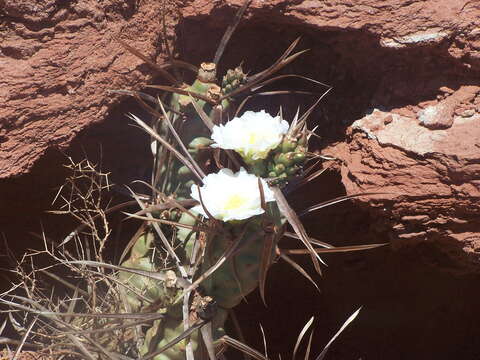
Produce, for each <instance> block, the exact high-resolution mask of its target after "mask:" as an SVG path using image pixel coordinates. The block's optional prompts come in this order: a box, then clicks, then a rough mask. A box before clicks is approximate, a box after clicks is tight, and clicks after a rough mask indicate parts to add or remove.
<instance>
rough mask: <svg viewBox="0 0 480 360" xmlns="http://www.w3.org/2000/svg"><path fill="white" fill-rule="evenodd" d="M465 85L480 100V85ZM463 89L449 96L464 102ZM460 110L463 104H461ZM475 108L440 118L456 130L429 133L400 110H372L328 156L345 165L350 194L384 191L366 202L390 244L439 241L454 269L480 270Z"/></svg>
mask: <svg viewBox="0 0 480 360" xmlns="http://www.w3.org/2000/svg"><path fill="white" fill-rule="evenodd" d="M467 88H468V92H469V93H470V91H472V92H473V96H472V97H469V98H471V103H470V105H474V103H475V102H477V103H478V97H476V95H475V94H476V93H480V88H473V87H467ZM463 90H465V89H464V88H460V89H459V90H458V91H457V92H455V93H453V94H452V95H451V96H452V98H454V97H457V98H459V99H463V97H462V96H460V95H459V96H455V95H456V94H461V93H462V92H463ZM444 102H446V100H441V101H439V103H438V104H439V105H429V107H428V108H427V109H431V108H434V109H435V108H438V107H439V106H440V104H442V103H444ZM450 103H451V104H452V105H453V102H450ZM455 105H458V106H459V107H458V108H460V107H462V106H463V104H462V103H461V102H460V101H458V102H457V103H456V104H455ZM474 106H475V105H474ZM476 106H477V107H478V104H477V105H476ZM467 107H468V108H469V109H470V107H469V106H468V105H467ZM452 108H453V106H452ZM473 109H475V107H473ZM475 111H476V110H474V114H473V115H472V114H471V113H470V112H468V113H467V114H466V115H465V113H464V112H463V111H461V112H460V113H461V114H462V115H463V116H461V115H460V116H459V115H455V111H453V110H452V111H451V113H450V116H451V118H442V119H444V120H448V121H449V122H451V123H452V125H451V127H449V128H448V129H444V130H430V129H428V128H425V127H422V126H421V125H422V124H421V123H420V122H419V120H418V119H417V118H415V117H407V116H405V115H401V113H402V112H401V111H399V112H397V111H390V112H385V111H380V110H378V109H375V110H374V111H373V112H372V113H371V114H369V115H367V116H365V117H364V118H362V119H360V120H357V121H355V122H354V123H353V124H352V126H351V127H350V128H349V131H348V135H347V141H346V143H341V144H338V145H336V146H333V147H332V148H330V149H328V150H327V153H331V154H332V155H333V154H334V155H335V156H337V157H338V158H340V159H342V160H343V165H342V167H341V169H342V170H341V171H342V181H343V184H344V185H345V187H346V189H347V193H352V194H354V193H358V192H362V191H367V192H382V193H385V194H384V195H378V196H375V200H373V201H372V200H370V201H369V200H368V199H365V201H366V202H367V203H368V204H369V206H370V211H373V212H376V213H377V215H378V216H379V220H378V222H377V224H374V225H373V226H374V227H375V226H378V227H381V228H384V227H385V226H388V227H389V228H391V229H392V230H393V231H391V233H390V240H391V241H392V245H394V246H395V247H397V248H398V247H401V246H405V245H413V244H417V243H419V242H424V241H429V242H434V243H435V244H436V245H437V246H438V247H440V248H441V249H442V250H443V251H445V252H447V253H448V254H449V255H451V256H452V257H454V258H455V260H456V262H457V264H462V265H464V266H466V268H468V270H473V271H478V265H479V253H478V251H479V245H480V232H479V230H480V220H479V219H480V217H479V215H480V205H479V203H478V200H479V199H480V143H479V139H480V126H479V125H480V114H479V113H477V112H475ZM421 112H422V110H420V111H419V112H418V113H421ZM441 114H442V115H445V113H443V112H442V113H441ZM392 198H393V200H392ZM380 214H381V216H380ZM472 266H473V268H472Z"/></svg>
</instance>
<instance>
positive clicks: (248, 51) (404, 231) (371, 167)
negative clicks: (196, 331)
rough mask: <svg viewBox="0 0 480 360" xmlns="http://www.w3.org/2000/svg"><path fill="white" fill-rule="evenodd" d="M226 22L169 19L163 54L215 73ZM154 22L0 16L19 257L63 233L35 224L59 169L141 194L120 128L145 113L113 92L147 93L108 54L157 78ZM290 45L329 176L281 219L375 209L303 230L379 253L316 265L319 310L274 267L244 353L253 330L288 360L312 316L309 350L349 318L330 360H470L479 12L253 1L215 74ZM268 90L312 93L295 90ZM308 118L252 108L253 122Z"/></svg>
mask: <svg viewBox="0 0 480 360" xmlns="http://www.w3.org/2000/svg"><path fill="white" fill-rule="evenodd" d="M240 4H241V1H240V0H218V1H210V0H190V1H178V2H177V3H174V1H170V2H168V5H167V6H166V12H167V14H168V15H167V29H166V31H167V35H168V42H169V44H170V46H171V47H172V49H173V50H174V51H175V53H176V54H178V56H179V58H181V59H183V60H186V61H189V62H192V63H194V64H199V63H200V62H202V61H208V60H211V59H212V58H213V55H214V52H215V49H216V46H217V44H218V41H219V39H220V38H221V36H222V35H223V31H224V30H225V28H226V26H227V25H228V23H229V22H230V21H231V19H232V18H233V16H234V14H235V11H236V9H238V6H239V5H240ZM162 8H163V5H162V2H161V1H149V0H147V1H135V0H127V1H125V0H103V1H97V0H82V1H61V0H39V1H30V0H0V104H1V105H0V232H1V233H2V235H3V237H4V239H5V241H6V244H8V246H9V248H10V249H11V250H12V251H13V252H15V253H16V254H17V255H19V254H22V252H23V251H25V249H27V248H31V247H38V246H39V245H40V244H39V240H38V239H37V238H36V237H35V236H34V235H32V234H31V233H32V232H34V233H40V232H41V229H42V228H43V229H44V231H45V233H46V234H48V235H49V236H51V237H52V238H53V237H60V236H62V235H64V234H65V233H66V232H68V229H69V228H70V226H71V223H70V222H69V221H68V220H67V219H60V218H59V217H58V216H56V217H55V216H52V215H49V214H47V213H45V211H46V210H50V209H52V205H51V202H52V199H53V197H54V195H55V193H56V191H57V190H58V187H59V186H60V185H61V184H62V183H63V180H64V177H65V176H66V171H65V168H64V167H63V164H65V163H67V157H68V156H70V157H72V158H74V159H80V158H82V157H85V155H86V156H88V157H89V158H90V159H91V160H92V161H96V162H100V161H101V163H102V167H103V169H104V170H105V171H108V172H111V173H112V180H113V181H114V182H115V183H116V184H117V185H119V187H121V185H123V184H128V183H129V182H131V181H132V180H134V179H139V178H140V179H142V178H146V177H147V176H148V166H149V162H150V158H149V153H148V146H147V143H146V141H145V136H144V135H143V134H142V132H141V131H140V130H138V129H136V128H134V127H132V126H131V125H130V124H129V122H128V120H127V118H126V117H125V114H126V113H127V112H135V113H139V114H141V109H140V107H139V106H138V105H137V104H136V103H135V102H134V101H132V100H129V99H127V98H125V97H122V96H119V95H116V94H112V93H109V90H111V89H123V88H127V89H141V88H142V87H143V86H144V85H145V84H149V83H158V82H159V81H161V80H160V79H159V78H158V76H157V74H156V73H155V71H154V69H151V68H150V67H148V66H147V65H145V64H144V63H143V62H142V61H141V60H139V59H138V58H136V57H135V56H133V55H131V54H130V53H129V52H127V51H126V50H124V49H123V48H122V47H121V46H120V45H119V43H118V42H117V41H116V40H117V39H122V40H124V41H125V42H127V43H128V44H130V45H131V46H133V47H135V48H137V49H139V50H140V51H141V52H143V53H144V54H145V55H147V56H149V57H150V58H152V59H155V60H156V61H157V62H159V63H161V62H162V60H164V59H165V51H164V43H163V42H162V40H161V39H162V21H161V19H162ZM298 36H301V37H302V40H301V42H300V44H299V49H300V48H303V49H309V51H308V52H307V53H306V54H304V56H302V57H301V58H300V59H299V60H298V61H296V62H294V63H292V64H291V65H290V66H289V67H288V68H286V69H285V72H286V73H296V74H301V75H304V76H309V77H312V78H314V79H316V80H319V81H322V82H325V83H328V84H330V85H332V86H333V91H332V92H331V93H330V94H329V95H328V97H327V98H326V99H325V101H323V102H322V104H321V106H320V107H319V108H318V109H317V111H316V112H315V113H314V114H313V116H312V118H311V119H312V120H311V121H312V123H315V124H316V125H318V126H319V129H318V133H319V134H320V135H321V136H322V139H321V140H319V141H318V144H317V147H318V150H319V151H321V152H322V153H323V154H325V155H330V156H334V157H335V158H337V159H338V161H337V162H335V163H334V164H332V166H331V167H330V171H329V172H328V173H327V174H326V175H323V176H321V177H320V178H318V179H317V180H316V181H315V182H314V183H312V184H309V186H308V187H307V188H305V189H304V190H302V191H300V192H298V193H296V194H294V196H295V203H296V204H297V207H298V208H299V209H300V208H301V207H305V206H307V205H311V204H314V203H317V202H319V201H322V200H326V199H330V198H333V197H335V196H340V195H344V194H355V193H358V192H365V191H368V192H381V193H382V194H380V195H376V196H372V197H362V198H360V199H358V200H357V201H355V202H351V203H348V204H342V205H337V206H334V207H331V208H328V209H322V210H320V211H318V212H316V213H315V214H311V215H308V216H307V217H305V221H306V223H307V225H308V229H309V230H310V234H311V235H312V236H314V237H317V238H321V239H323V240H325V241H327V242H331V243H333V244H335V245H346V244H361V243H377V242H388V243H389V246H388V247H384V248H380V249H376V250H371V251H369V252H364V253H356V254H353V255H352V254H349V255H335V256H329V257H328V258H326V260H327V262H328V264H329V265H330V266H329V267H328V268H327V269H326V271H325V274H324V276H323V278H321V279H319V281H320V284H321V289H322V293H321V294H318V293H317V292H316V291H315V289H313V288H311V287H310V286H309V285H308V282H306V281H305V280H304V279H303V278H302V277H301V276H299V275H297V274H296V273H294V271H293V270H292V269H290V268H289V267H288V266H286V265H285V264H281V263H279V264H278V265H276V267H275V268H274V269H273V271H272V273H271V275H270V279H269V280H270V281H269V283H268V288H267V294H268V295H269V307H268V308H264V307H263V306H262V305H261V301H260V300H259V297H258V295H257V294H253V295H252V296H251V297H250V298H249V299H248V300H249V301H248V304H243V305H241V306H240V308H239V309H238V315H239V320H240V323H241V325H242V327H243V329H244V331H245V336H246V337H247V339H248V341H249V342H250V343H252V344H255V345H256V347H257V348H258V349H262V348H263V344H262V340H261V333H260V330H259V326H258V322H259V321H260V322H261V323H262V325H263V326H264V329H265V332H266V336H267V342H268V344H269V349H270V352H269V354H270V355H272V357H276V354H278V353H281V354H282V358H286V357H288V356H289V354H290V352H291V350H292V349H293V346H294V344H295V340H296V337H297V334H298V332H299V331H300V329H301V328H302V326H303V324H304V323H305V322H306V321H307V320H308V318H309V317H310V316H311V315H315V317H316V319H317V330H316V336H315V339H314V345H315V347H316V348H317V349H320V348H321V347H322V346H323V345H324V344H325V343H326V342H327V341H328V339H329V337H330V336H331V335H332V334H333V333H334V332H335V331H336V330H337V328H338V327H339V326H340V324H341V323H342V322H343V321H344V320H345V319H346V318H347V317H348V315H349V314H350V313H352V312H353V311H354V310H355V309H356V308H358V307H359V306H363V310H362V312H361V315H360V316H359V318H358V319H357V320H356V321H355V322H354V323H353V324H352V326H351V328H349V329H348V330H347V331H346V332H345V333H344V334H343V335H342V337H341V338H340V339H339V340H338V342H337V343H336V344H335V345H334V347H332V352H331V353H330V354H329V357H328V358H329V359H405V358H409V359H417V358H418V359H420V358H436V359H452V358H456V359H474V358H479V357H480V340H478V336H477V334H478V332H479V331H480V325H479V324H480V309H479V307H478V305H477V303H478V301H477V299H478V296H479V295H480V287H479V286H478V285H479V284H480V282H479V280H480V277H479V274H480V271H479V270H480V256H479V251H480V202H479V200H480V82H479V80H480V76H479V75H480V3H479V2H478V1H472V0H423V1H418V0H417V1H415V0H414V1H411V0H385V1H377V0H357V1H351V0H322V1H319V0H295V1H287V0H271V1H266V0H253V2H252V4H251V6H250V7H249V9H248V10H247V12H246V15H245V19H244V20H243V21H242V23H241V25H240V26H239V28H238V30H237V32H236V33H235V34H234V36H233V38H232V41H231V43H230V44H229V47H228V48H227V51H226V53H225V55H224V59H223V60H224V62H223V64H222V66H224V67H225V68H226V67H232V66H236V65H238V64H239V63H240V62H241V61H244V69H246V70H250V71H252V72H257V71H260V70H263V69H264V68H266V67H267V66H268V65H269V64H271V63H272V62H273V61H274V60H275V59H276V58H277V57H278V56H279V55H280V54H281V53H282V52H283V51H284V50H285V49H286V47H287V46H288V45H289V44H290V43H291V42H292V41H293V40H294V39H295V38H296V37H298ZM275 88H284V89H287V88H288V89H293V88H298V89H307V90H313V91H319V89H318V88H317V89H315V87H313V86H312V85H309V84H305V83H302V82H299V81H297V80H295V81H293V80H292V81H286V82H283V83H279V84H277V85H275ZM311 102H312V99H308V98H307V99H306V98H304V97H302V98H292V97H288V98H286V97H278V98H263V99H259V100H256V102H254V103H253V106H256V107H258V108H260V107H261V108H267V109H271V110H272V111H273V110H275V109H278V106H279V105H283V106H285V107H287V108H290V109H292V107H293V109H294V110H295V109H296V106H297V104H301V105H302V106H306V105H308V104H309V103H311ZM294 110H292V111H294ZM118 196H119V197H121V194H119V195H118ZM4 259H5V261H4ZM0 261H3V262H2V265H3V264H4V263H5V266H4V267H6V266H8V263H7V261H6V258H3V257H2V258H0ZM300 261H301V260H300ZM305 264H306V266H308V259H306V260H305ZM8 285H9V284H8V280H7V279H5V280H3V283H2V290H4V289H5V288H7V287H8ZM317 351H318V350H317Z"/></svg>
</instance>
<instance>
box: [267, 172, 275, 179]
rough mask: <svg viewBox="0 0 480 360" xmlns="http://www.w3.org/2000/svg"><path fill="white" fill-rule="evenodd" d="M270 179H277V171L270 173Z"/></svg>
mask: <svg viewBox="0 0 480 360" xmlns="http://www.w3.org/2000/svg"><path fill="white" fill-rule="evenodd" d="M268 177H269V178H276V177H277V173H276V172H275V171H270V172H269V173H268Z"/></svg>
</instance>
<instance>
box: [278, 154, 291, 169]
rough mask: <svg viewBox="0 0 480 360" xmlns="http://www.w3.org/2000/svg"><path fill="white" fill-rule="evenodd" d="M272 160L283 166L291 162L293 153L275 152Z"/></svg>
mask: <svg viewBox="0 0 480 360" xmlns="http://www.w3.org/2000/svg"><path fill="white" fill-rule="evenodd" d="M274 161H275V163H277V164H283V165H285V166H290V165H292V163H293V153H291V152H290V153H287V154H283V153H280V154H277V155H275V157H274Z"/></svg>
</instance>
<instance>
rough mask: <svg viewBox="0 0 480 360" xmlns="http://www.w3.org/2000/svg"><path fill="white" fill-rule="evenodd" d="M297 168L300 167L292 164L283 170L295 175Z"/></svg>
mask: <svg viewBox="0 0 480 360" xmlns="http://www.w3.org/2000/svg"><path fill="white" fill-rule="evenodd" d="M298 170H300V168H299V167H298V166H292V167H289V168H287V170H286V171H285V172H286V174H287V175H289V176H292V175H295V174H296V173H298Z"/></svg>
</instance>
